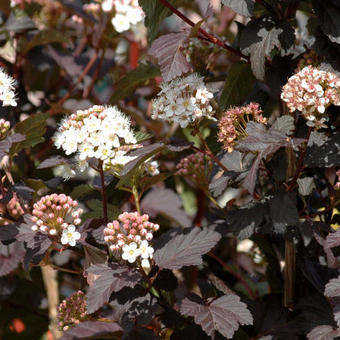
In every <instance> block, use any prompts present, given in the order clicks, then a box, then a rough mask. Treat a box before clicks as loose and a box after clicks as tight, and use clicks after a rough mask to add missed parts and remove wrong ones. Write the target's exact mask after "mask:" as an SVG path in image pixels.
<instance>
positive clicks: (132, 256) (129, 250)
mask: <svg viewBox="0 0 340 340" xmlns="http://www.w3.org/2000/svg"><path fill="white" fill-rule="evenodd" d="M122 251H123V254H122V259H123V260H125V261H128V262H130V263H134V262H135V261H136V259H137V257H138V256H139V255H140V250H139V249H138V248H137V243H135V242H131V243H130V244H125V245H124V246H123V248H122Z"/></svg>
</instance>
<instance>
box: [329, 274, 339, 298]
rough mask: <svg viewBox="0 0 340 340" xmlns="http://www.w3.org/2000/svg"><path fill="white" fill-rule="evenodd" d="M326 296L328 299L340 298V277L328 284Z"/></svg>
mask: <svg viewBox="0 0 340 340" xmlns="http://www.w3.org/2000/svg"><path fill="white" fill-rule="evenodd" d="M325 295H326V296H328V297H338V296H340V277H337V278H336V279H332V280H330V281H329V282H328V283H327V284H326V287H325Z"/></svg>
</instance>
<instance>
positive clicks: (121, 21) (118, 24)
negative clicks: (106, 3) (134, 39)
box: [111, 14, 130, 33]
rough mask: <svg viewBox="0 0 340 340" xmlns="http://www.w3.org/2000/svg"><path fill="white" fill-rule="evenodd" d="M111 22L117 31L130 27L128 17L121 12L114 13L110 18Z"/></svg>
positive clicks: (120, 31)
mask: <svg viewBox="0 0 340 340" xmlns="http://www.w3.org/2000/svg"><path fill="white" fill-rule="evenodd" d="M111 23H112V25H113V27H114V28H115V30H116V31H117V32H118V33H122V32H124V31H127V30H128V29H129V28H130V22H129V19H128V18H127V17H126V16H125V15H122V14H116V15H115V17H114V18H112V20H111Z"/></svg>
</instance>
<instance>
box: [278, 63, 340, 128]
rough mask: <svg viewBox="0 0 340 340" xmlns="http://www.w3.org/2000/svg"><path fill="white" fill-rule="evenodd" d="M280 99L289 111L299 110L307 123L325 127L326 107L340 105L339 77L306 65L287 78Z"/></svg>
mask: <svg viewBox="0 0 340 340" xmlns="http://www.w3.org/2000/svg"><path fill="white" fill-rule="evenodd" d="M281 99H282V100H283V101H284V102H286V104H287V107H288V109H289V111H291V112H294V111H295V110H299V111H301V112H302V115H303V116H304V118H305V119H306V120H307V121H308V122H307V125H308V126H311V127H315V128H316V129H319V128H321V127H327V126H326V125H324V122H325V121H327V120H328V117H327V115H326V114H325V110H326V108H327V107H328V106H329V105H331V104H334V105H337V106H340V77H339V76H338V75H336V74H335V73H332V72H327V71H322V70H319V69H318V68H315V67H313V66H306V67H304V68H303V69H302V70H301V71H300V72H298V73H296V74H295V75H293V76H292V77H290V78H289V79H288V82H287V84H286V85H285V86H283V88H282V93H281Z"/></svg>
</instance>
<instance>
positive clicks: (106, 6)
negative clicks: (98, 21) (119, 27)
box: [102, 0, 113, 12]
mask: <svg viewBox="0 0 340 340" xmlns="http://www.w3.org/2000/svg"><path fill="white" fill-rule="evenodd" d="M112 7H113V3H112V0H104V1H103V2H102V10H103V11H104V12H111V10H112Z"/></svg>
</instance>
